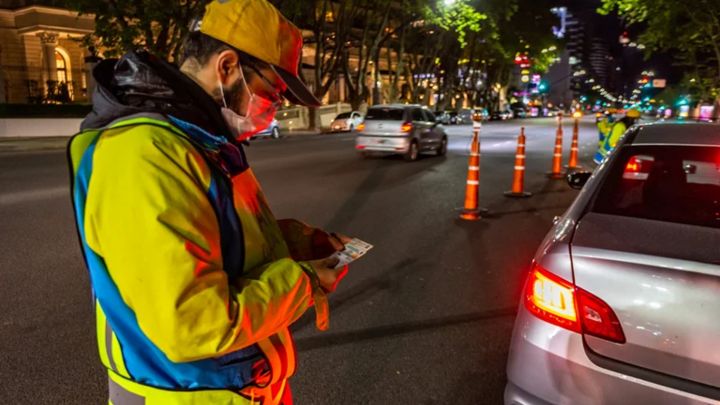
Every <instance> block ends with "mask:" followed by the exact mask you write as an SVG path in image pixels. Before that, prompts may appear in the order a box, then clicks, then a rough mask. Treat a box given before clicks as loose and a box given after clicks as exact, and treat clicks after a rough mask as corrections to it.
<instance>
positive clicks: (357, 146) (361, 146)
mask: <svg viewBox="0 0 720 405" xmlns="http://www.w3.org/2000/svg"><path fill="white" fill-rule="evenodd" d="M355 149H358V150H363V149H365V145H356V146H355Z"/></svg>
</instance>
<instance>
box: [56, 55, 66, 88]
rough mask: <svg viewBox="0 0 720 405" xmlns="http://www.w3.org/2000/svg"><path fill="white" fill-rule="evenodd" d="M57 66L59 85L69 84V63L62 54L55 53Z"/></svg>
mask: <svg viewBox="0 0 720 405" xmlns="http://www.w3.org/2000/svg"><path fill="white" fill-rule="evenodd" d="M55 66H57V81H58V83H67V82H68V74H67V73H68V69H67V61H65V57H63V56H62V55H61V54H60V52H58V51H55Z"/></svg>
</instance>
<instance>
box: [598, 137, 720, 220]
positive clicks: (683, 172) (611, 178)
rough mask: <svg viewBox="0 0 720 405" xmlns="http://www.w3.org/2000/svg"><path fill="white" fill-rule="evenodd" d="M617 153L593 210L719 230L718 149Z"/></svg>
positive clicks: (657, 148) (656, 148)
mask: <svg viewBox="0 0 720 405" xmlns="http://www.w3.org/2000/svg"><path fill="white" fill-rule="evenodd" d="M618 152H619V155H618V159H616V160H615V161H614V165H613V167H612V168H611V169H610V172H609V173H608V177H607V178H606V180H605V182H604V184H603V185H602V186H601V188H600V190H599V192H598V195H597V198H596V200H595V204H594V206H593V211H595V212H599V213H605V214H613V215H622V216H630V217H637V218H647V219H654V220H659V221H667V222H677V223H684V224H691V225H700V226H707V227H713V228H720V148H718V147H708V146H629V147H623V148H622V149H620V150H619V151H618Z"/></svg>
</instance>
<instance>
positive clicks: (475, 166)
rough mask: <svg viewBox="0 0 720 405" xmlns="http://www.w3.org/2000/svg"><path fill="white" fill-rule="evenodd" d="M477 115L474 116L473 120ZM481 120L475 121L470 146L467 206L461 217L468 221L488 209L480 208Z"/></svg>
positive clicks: (478, 216) (473, 219)
mask: <svg viewBox="0 0 720 405" xmlns="http://www.w3.org/2000/svg"><path fill="white" fill-rule="evenodd" d="M474 119H475V117H473V120H474ZM481 127H482V124H481V122H480V121H474V122H473V137H472V145H471V146H470V159H469V161H468V174H467V183H466V185H465V208H464V209H463V210H462V212H461V213H460V218H461V219H465V220H468V221H476V220H478V219H481V218H482V217H481V216H480V214H481V213H484V212H487V210H485V209H482V208H478V200H479V199H480V128H481Z"/></svg>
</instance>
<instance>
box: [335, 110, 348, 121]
mask: <svg viewBox="0 0 720 405" xmlns="http://www.w3.org/2000/svg"><path fill="white" fill-rule="evenodd" d="M344 118H350V113H349V112H346V113H341V114H338V115H337V117H335V119H337V120H341V119H344Z"/></svg>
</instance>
